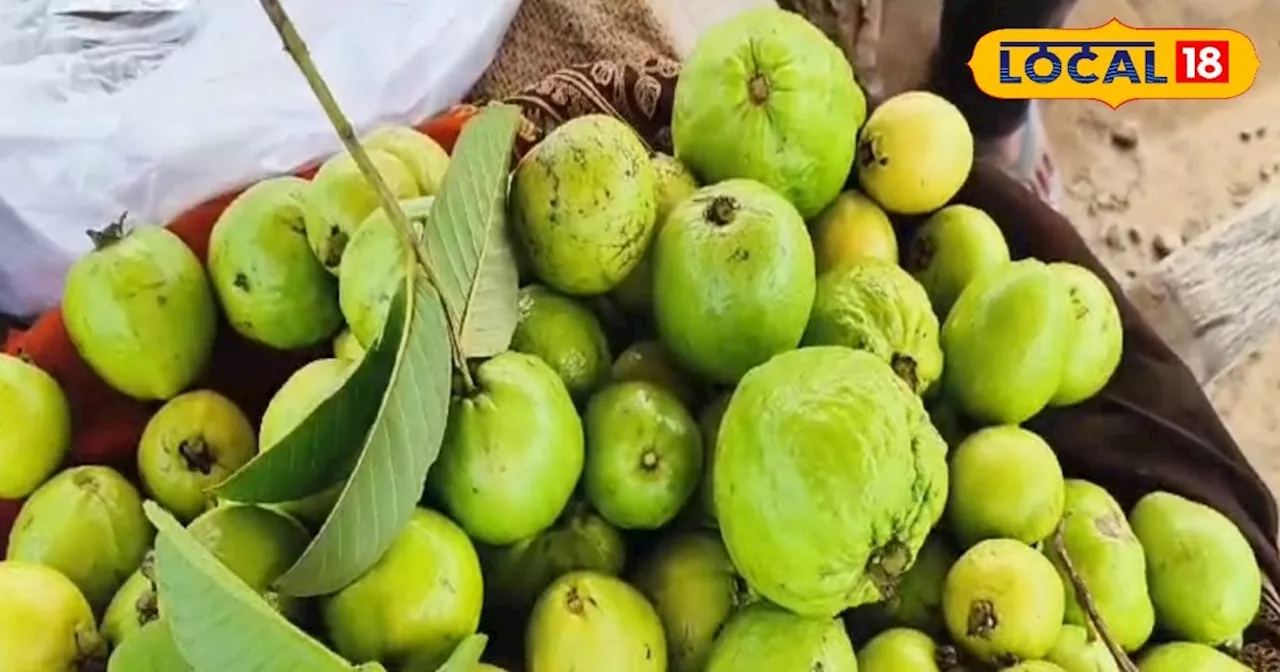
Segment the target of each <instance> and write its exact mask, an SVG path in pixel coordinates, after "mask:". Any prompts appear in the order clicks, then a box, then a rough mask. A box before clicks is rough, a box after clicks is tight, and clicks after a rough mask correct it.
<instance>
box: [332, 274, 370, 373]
mask: <svg viewBox="0 0 1280 672" xmlns="http://www.w3.org/2000/svg"><path fill="white" fill-rule="evenodd" d="M339 296H341V291H339ZM364 353H365V350H364V346H363V345H360V341H358V340H356V335H355V334H354V333H352V332H351V329H349V328H348V329H343V330H342V331H340V332H338V335H337V336H334V337H333V356H334V357H335V358H337V359H345V360H347V361H351V362H358V361H360V360H361V359H364Z"/></svg>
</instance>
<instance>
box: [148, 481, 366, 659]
mask: <svg viewBox="0 0 1280 672" xmlns="http://www.w3.org/2000/svg"><path fill="white" fill-rule="evenodd" d="M145 508H146V513H147V518H149V519H150V520H151V523H152V524H153V525H155V526H156V529H157V530H158V531H159V533H158V535H157V536H156V566H155V577H156V587H157V589H158V596H159V599H160V601H161V604H163V605H164V620H165V621H167V622H168V624H169V628H170V630H171V631H172V634H173V641H174V643H175V644H176V645H177V648H178V650H179V652H180V653H181V654H182V657H183V658H185V659H186V661H187V662H188V663H189V664H190V665H191V669H192V670H194V672H227V671H228V670H236V672H292V671H293V670H297V671H298V672H330V671H332V672H351V670H352V666H351V665H350V664H348V663H347V662H346V661H345V660H343V659H342V658H341V657H339V656H338V655H337V654H334V653H333V652H331V651H329V650H328V649H326V648H325V647H324V646H322V645H321V644H320V643H319V642H317V641H315V640H314V639H311V638H310V637H308V636H307V635H306V633H304V632H302V631H301V630H299V629H298V628H297V627H296V626H294V625H293V624H292V623H290V622H289V621H287V620H286V619H285V618H284V617H283V616H281V615H280V614H279V613H278V612H277V611H276V610H274V609H272V608H271V607H270V606H269V605H268V604H267V602H266V601H265V600H263V599H262V598H261V596H259V595H258V594H257V593H256V592H254V590H253V589H252V588H250V587H249V586H248V585H247V584H245V583H244V582H243V581H241V580H240V578H239V577H237V576H236V575H235V574H234V573H232V571H231V570H230V569H227V568H226V566H224V565H223V564H222V563H221V562H219V561H218V559H217V558H215V557H214V556H213V554H211V553H210V552H209V551H208V550H207V549H206V548H205V547H204V546H203V545H201V544H200V542H198V541H196V539H195V538H194V537H192V536H191V534H190V533H189V532H187V530H186V529H184V528H183V527H182V525H181V524H179V523H178V521H177V520H175V519H174V517H173V516H172V515H170V514H169V513H168V512H167V511H165V510H164V509H162V508H160V507H159V506H157V505H156V504H155V503H154V502H147V503H146V505H145ZM130 670H131V672H132V668H130ZM166 672H168V671H166Z"/></svg>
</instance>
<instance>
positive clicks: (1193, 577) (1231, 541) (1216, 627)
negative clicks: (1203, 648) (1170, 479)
mask: <svg viewBox="0 0 1280 672" xmlns="http://www.w3.org/2000/svg"><path fill="white" fill-rule="evenodd" d="M1129 524H1130V525H1132V526H1133V533H1134V534H1135V535H1136V536H1137V537H1138V541H1140V542H1141V543H1142V549H1143V551H1145V552H1146V560H1147V582H1148V587H1149V589H1150V592H1151V601H1152V603H1153V604H1154V605H1155V611H1156V623H1159V624H1160V628H1161V630H1164V631H1166V632H1168V633H1169V634H1171V635H1173V636H1174V637H1175V638H1177V639H1182V640H1186V641H1189V642H1196V643H1199V644H1208V645H1211V646H1212V645H1217V644H1222V643H1224V642H1226V641H1228V640H1230V639H1232V638H1234V637H1236V636H1237V635H1239V634H1240V632H1241V631H1242V630H1244V628H1245V626H1247V625H1249V623H1250V622H1252V621H1253V617H1254V616H1255V615H1256V614H1257V613H1258V607H1259V604H1260V600H1261V596H1262V573H1261V572H1260V571H1259V570H1258V563H1257V561H1256V560H1255V559H1254V556H1253V550H1252V548H1250V546H1249V542H1248V541H1247V540H1246V539H1245V537H1244V535H1243V534H1242V533H1241V532H1240V529H1239V528H1237V527H1236V526H1235V524H1234V523H1232V522H1231V520H1230V519H1229V518H1227V517H1226V516H1224V515H1222V514H1221V513H1219V512H1218V511H1216V510H1214V509H1212V508H1209V507H1208V506H1205V505H1204V504H1200V503H1198V502H1193V501H1191V500H1189V499H1186V498H1184V497H1180V496H1178V495H1175V494H1172V493H1168V492H1153V493H1151V494H1149V495H1147V496H1145V497H1143V498H1142V499H1140V500H1138V503H1137V504H1136V505H1135V506H1134V507H1133V510H1132V511H1130V513H1129Z"/></svg>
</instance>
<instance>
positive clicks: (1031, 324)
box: [942, 259, 1071, 425]
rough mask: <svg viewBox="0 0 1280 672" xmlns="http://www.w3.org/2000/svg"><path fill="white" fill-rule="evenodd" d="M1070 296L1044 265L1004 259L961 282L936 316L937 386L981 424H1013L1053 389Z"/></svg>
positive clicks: (1064, 345)
mask: <svg viewBox="0 0 1280 672" xmlns="http://www.w3.org/2000/svg"><path fill="white" fill-rule="evenodd" d="M1070 343H1071V299H1070V298H1069V297H1068V295H1067V291H1066V288H1065V287H1064V286H1063V285H1062V283H1061V282H1059V281H1058V278H1057V275H1056V274H1055V273H1053V272H1052V271H1050V270H1049V267H1048V266H1046V265H1045V264H1043V263H1041V262H1039V261H1037V260H1035V259H1023V260H1020V261H1015V262H1012V263H1009V264H1007V265H1005V266H1003V267H1001V268H999V269H996V270H994V271H992V272H990V273H984V274H983V275H981V276H979V277H978V279H977V280H975V281H973V282H971V283H969V285H968V286H967V287H965V288H964V291H962V292H961V293H960V298H959V299H957V300H956V303H955V305H954V306H952V308H951V312H949V313H947V319H946V321H945V322H943V324H942V353H943V356H944V357H945V359H946V363H947V369H946V371H945V373H944V375H943V378H942V380H943V385H942V387H943V391H944V392H945V393H946V394H947V395H948V396H950V397H951V398H952V399H953V400H954V401H955V402H956V404H957V406H959V408H960V410H961V411H962V412H964V413H965V414H966V415H968V416H970V417H972V418H974V419H975V420H978V421H981V422H985V423H988V424H1006V425H1017V424H1020V423H1022V422H1024V421H1026V420H1028V419H1030V418H1031V417H1032V416H1034V415H1035V414H1037V413H1039V412H1040V411H1041V410H1042V409H1043V408H1044V407H1045V405H1046V404H1048V403H1049V400H1050V399H1051V398H1053V395H1054V394H1056V393H1057V391H1058V385H1059V384H1060V383H1061V381H1062V372H1063V370H1064V368H1065V365H1066V357H1067V349H1068V347H1069V346H1070Z"/></svg>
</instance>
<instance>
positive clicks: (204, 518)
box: [187, 504, 311, 621]
mask: <svg viewBox="0 0 1280 672" xmlns="http://www.w3.org/2000/svg"><path fill="white" fill-rule="evenodd" d="M187 530H188V531H189V532H190V533H191V536H192V537H194V538H195V539H196V541H198V542H200V544H201V545H202V546H204V547H205V548H206V549H208V550H209V552H210V553H212V554H213V556H214V557H215V558H217V559H218V560H219V561H220V562H221V563H222V564H223V565H225V566H226V567H227V569H230V570H231V572H232V573H233V574H235V575H236V576H238V577H240V580H241V581H244V582H245V584H246V585H248V586H249V587H250V588H252V589H253V590H254V591H256V592H257V593H258V594H259V595H262V597H263V599H265V600H266V601H267V603H268V604H270V605H271V606H272V608H274V609H276V610H277V611H279V612H280V613H281V614H283V615H284V616H285V617H286V618H289V619H291V620H295V621H296V620H299V619H300V618H301V617H302V615H303V606H304V605H303V602H302V601H301V600H298V599H296V598H292V597H288V596H285V595H281V594H279V593H277V592H276V591H275V590H274V589H273V588H272V585H273V584H274V583H275V581H276V579H278V578H280V577H281V576H282V575H284V573H285V572H286V571H288V569H289V568H290V567H292V566H293V565H294V563H295V562H297V561H298V558H299V557H301V556H302V552H303V551H305V550H307V545H308V544H310V543H311V534H310V533H309V532H307V530H306V528H304V527H303V526H302V524H301V523H299V522H298V521H296V520H294V519H292V518H290V517H289V516H286V515H283V514H280V513H277V512H275V511H272V510H271V509H268V508H265V507H261V506H252V505H248V504H223V505H221V506H218V507H215V508H212V509H209V510H208V511H206V512H205V513H203V514H201V515H200V517H199V518H196V519H195V520H193V521H191V524H190V525H188V526H187Z"/></svg>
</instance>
